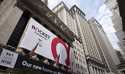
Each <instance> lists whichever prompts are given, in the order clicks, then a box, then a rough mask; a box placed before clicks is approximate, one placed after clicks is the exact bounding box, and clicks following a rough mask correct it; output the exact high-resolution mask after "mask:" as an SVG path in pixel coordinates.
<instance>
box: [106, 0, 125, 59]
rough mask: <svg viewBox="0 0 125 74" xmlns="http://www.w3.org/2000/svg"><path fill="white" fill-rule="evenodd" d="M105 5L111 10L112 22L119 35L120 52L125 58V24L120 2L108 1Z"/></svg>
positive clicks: (115, 0)
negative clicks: (124, 26)
mask: <svg viewBox="0 0 125 74" xmlns="http://www.w3.org/2000/svg"><path fill="white" fill-rule="evenodd" d="M105 4H106V6H107V7H108V8H109V10H110V11H111V12H112V16H111V20H112V22H113V24H114V28H115V30H116V32H115V34H116V35H117V37H118V39H119V42H118V44H119V47H120V49H121V51H120V52H121V54H122V55H123V57H125V46H124V44H125V43H124V38H125V33H124V32H123V29H122V27H123V24H122V18H121V16H120V12H119V6H118V2H117V0H106V1H105Z"/></svg>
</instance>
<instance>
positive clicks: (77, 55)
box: [53, 2, 88, 74]
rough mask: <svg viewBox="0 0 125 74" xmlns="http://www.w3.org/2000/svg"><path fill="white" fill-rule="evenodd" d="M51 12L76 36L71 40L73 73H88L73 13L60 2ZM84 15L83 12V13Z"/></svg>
mask: <svg viewBox="0 0 125 74" xmlns="http://www.w3.org/2000/svg"><path fill="white" fill-rule="evenodd" d="M53 12H54V13H55V14H56V15H58V17H59V18H60V19H61V20H62V21H63V22H64V23H65V24H66V25H67V27H68V28H69V29H70V30H71V31H72V32H74V34H75V35H76V36H77V37H76V39H75V41H74V42H73V45H74V46H73V49H72V66H71V69H72V72H73V73H74V74H78V73H79V74H88V69H87V63H86V58H85V53H84V50H83V48H84V46H83V45H82V43H81V39H80V35H79V34H80V33H78V28H77V23H76V20H75V19H74V17H73V15H71V13H70V12H69V9H68V7H67V6H66V5H65V4H64V3H63V2H61V3H60V4H58V5H57V6H56V7H55V8H54V9H53ZM83 15H84V14H83Z"/></svg>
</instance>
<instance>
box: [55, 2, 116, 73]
mask: <svg viewBox="0 0 125 74" xmlns="http://www.w3.org/2000/svg"><path fill="white" fill-rule="evenodd" d="M53 12H54V13H56V14H57V15H58V17H59V18H60V19H61V20H62V21H63V22H64V23H65V24H66V25H67V26H68V27H69V28H70V29H71V30H72V31H73V32H74V33H75V34H76V36H77V38H78V41H80V42H81V44H82V46H83V49H81V50H84V53H85V56H86V57H85V58H86V61H87V67H88V71H89V73H90V74H106V73H111V70H110V67H109V66H108V63H109V62H107V61H106V59H107V58H105V57H106V56H104V51H102V50H101V46H99V45H98V44H99V43H98V41H97V40H96V39H97V38H95V34H94V32H95V30H94V32H93V28H91V25H90V23H88V21H87V20H86V19H85V14H84V13H83V12H82V11H81V10H80V9H79V8H78V7H77V6H73V7H72V8H71V9H68V8H67V7H66V5H65V4H64V3H60V4H59V5H57V6H56V7H55V8H54V9H53ZM104 43H105V42H104ZM107 48H108V47H106V48H105V49H107ZM76 52H81V51H80V50H77V51H76ZM78 58H80V59H82V57H78ZM111 62H112V61H111ZM73 70H74V71H75V70H76V69H74V68H73ZM113 71H114V70H113ZM76 72H77V71H76ZM112 73H113V72H112ZM114 73H115V71H114ZM116 74H117V73H116Z"/></svg>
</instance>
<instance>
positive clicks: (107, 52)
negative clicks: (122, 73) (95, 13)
mask: <svg viewBox="0 0 125 74" xmlns="http://www.w3.org/2000/svg"><path fill="white" fill-rule="evenodd" d="M89 23H90V25H91V29H92V31H93V35H94V37H95V39H96V42H97V45H98V48H99V51H100V53H101V54H103V55H104V56H102V57H104V58H105V60H106V61H105V62H104V63H107V65H108V67H109V69H110V71H111V72H114V73H115V74H119V72H118V71H117V65H118V64H120V61H119V58H118V56H117V54H116V51H115V49H114V48H113V47H112V45H111V43H110V42H109V40H108V37H107V35H106V34H105V32H104V31H103V28H102V26H101V25H100V24H99V23H98V22H97V20H96V19H94V18H92V19H90V20H89Z"/></svg>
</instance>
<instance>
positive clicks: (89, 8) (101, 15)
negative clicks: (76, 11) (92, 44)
mask: <svg viewBox="0 0 125 74" xmlns="http://www.w3.org/2000/svg"><path fill="white" fill-rule="evenodd" d="M61 1H64V3H66V5H67V6H68V7H69V8H70V7H71V6H73V5H77V6H78V7H79V8H80V9H81V10H82V11H83V12H84V13H85V14H86V18H87V19H90V18H91V17H95V18H96V19H97V20H98V21H99V23H100V24H101V25H102V27H103V28H104V31H105V32H106V34H107V36H108V38H109V40H110V42H111V44H112V45H113V47H114V48H115V49H120V48H119V46H118V45H117V42H118V39H117V37H116V35H115V29H114V28H113V23H112V20H111V19H110V17H111V16H112V15H113V14H112V12H110V10H109V9H108V8H107V7H106V5H105V4H104V1H105V0H49V8H50V9H52V8H54V7H55V6H56V5H57V4H58V3H60V2H61Z"/></svg>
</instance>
